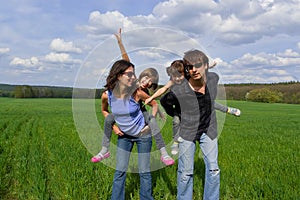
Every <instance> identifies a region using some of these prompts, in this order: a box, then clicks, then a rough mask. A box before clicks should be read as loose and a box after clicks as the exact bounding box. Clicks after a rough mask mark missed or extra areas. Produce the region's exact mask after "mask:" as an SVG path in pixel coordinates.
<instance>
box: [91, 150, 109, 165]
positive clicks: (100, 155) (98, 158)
mask: <svg viewBox="0 0 300 200" xmlns="http://www.w3.org/2000/svg"><path fill="white" fill-rule="evenodd" d="M109 156H110V152H107V153H105V154H104V155H102V154H101V153H98V154H97V155H96V156H94V157H92V159H91V162H93V163H97V162H100V161H102V160H104V159H105V158H108V157H109Z"/></svg>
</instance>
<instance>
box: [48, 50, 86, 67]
mask: <svg viewBox="0 0 300 200" xmlns="http://www.w3.org/2000/svg"><path fill="white" fill-rule="evenodd" d="M45 61H47V62H52V63H77V64H78V63H81V61H80V60H77V59H73V58H72V57H71V56H70V55H69V54H67V53H54V52H51V53H49V54H47V55H46V56H45Z"/></svg>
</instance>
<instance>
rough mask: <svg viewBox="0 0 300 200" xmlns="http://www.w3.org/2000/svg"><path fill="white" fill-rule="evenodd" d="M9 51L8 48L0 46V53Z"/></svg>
mask: <svg viewBox="0 0 300 200" xmlns="http://www.w3.org/2000/svg"><path fill="white" fill-rule="evenodd" d="M9 51H10V49H9V48H0V55H1V54H6V53H8V52H9Z"/></svg>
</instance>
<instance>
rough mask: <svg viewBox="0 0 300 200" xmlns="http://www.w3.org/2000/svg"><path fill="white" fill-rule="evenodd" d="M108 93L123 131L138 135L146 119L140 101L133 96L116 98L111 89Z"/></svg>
mask: <svg viewBox="0 0 300 200" xmlns="http://www.w3.org/2000/svg"><path fill="white" fill-rule="evenodd" d="M107 93H108V104H109V105H110V109H111V112H112V113H113V115H114V118H115V121H116V123H117V124H118V126H119V128H120V129H121V131H122V132H124V133H125V134H127V135H131V136H137V135H138V134H139V133H140V132H141V130H142V129H143V128H144V127H145V119H144V116H143V113H142V111H141V109H140V105H139V103H137V102H136V101H135V100H134V99H133V97H132V96H130V97H128V98H126V99H120V98H116V97H115V96H114V95H113V93H112V91H110V90H108V92H107Z"/></svg>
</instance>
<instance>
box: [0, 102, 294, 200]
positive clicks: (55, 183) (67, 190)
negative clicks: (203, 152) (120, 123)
mask: <svg viewBox="0 0 300 200" xmlns="http://www.w3.org/2000/svg"><path fill="white" fill-rule="evenodd" d="M227 104H228V105H230V106H233V107H238V108H240V109H241V110H242V116H241V117H234V116H229V115H227V116H226V121H225V125H224V128H223V130H222V134H221V135H220V137H219V165H220V168H221V194H220V196H221V199H241V200H244V199H270V200H273V199H300V188H299V186H300V174H299V173H300V120H299V119H300V105H288V104H263V103H252V102H243V101H228V102H227ZM95 105H96V106H97V116H98V118H97V119H98V121H99V124H100V125H101V123H102V121H103V119H102V117H101V114H100V101H99V100H97V101H96V103H95ZM0 108H1V109H0V178H1V179H0V199H59V200H60V199H72V200H73V199H78V200H81V199H87V200H91V199H109V197H110V195H111V189H112V188H111V186H112V179H113V173H114V169H113V168H111V167H108V166H107V165H104V164H102V163H97V164H95V163H91V162H90V158H91V156H92V154H91V153H90V151H89V150H87V148H86V147H85V146H84V145H83V143H82V141H81V140H80V137H79V134H78V132H77V130H76V127H75V124H74V120H73V111H72V100H71V99H12V98H0ZM83 109H84V108H83ZM170 128H171V119H170V118H168V120H167V124H166V125H165V126H164V128H163V130H162V133H163V137H164V139H165V141H166V143H170V141H171V129H170ZM87 131H88V130H87ZM115 138H116V137H115V136H114V140H115ZM100 140H101V138H99V141H96V142H97V143H100ZM154 144H155V142H154ZM99 148H100V147H99ZM153 148H155V145H154V146H153ZM168 150H170V149H168ZM197 151H198V152H197V156H196V159H195V176H194V177H195V179H194V199H201V198H202V193H203V183H204V181H203V178H204V163H203V161H202V159H201V157H199V156H198V155H199V149H198V150H197ZM111 159H113V158H111ZM158 159H159V158H158ZM176 168H177V166H176V165H174V166H171V167H166V168H162V169H159V170H157V171H153V172H152V176H153V195H154V198H155V199H172V200H173V199H176ZM126 184H127V185H126V199H139V196H138V191H139V186H138V184H139V180H138V175H137V174H133V173H130V174H128V176H127V182H126Z"/></svg>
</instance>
